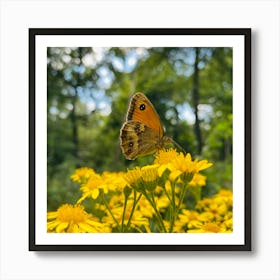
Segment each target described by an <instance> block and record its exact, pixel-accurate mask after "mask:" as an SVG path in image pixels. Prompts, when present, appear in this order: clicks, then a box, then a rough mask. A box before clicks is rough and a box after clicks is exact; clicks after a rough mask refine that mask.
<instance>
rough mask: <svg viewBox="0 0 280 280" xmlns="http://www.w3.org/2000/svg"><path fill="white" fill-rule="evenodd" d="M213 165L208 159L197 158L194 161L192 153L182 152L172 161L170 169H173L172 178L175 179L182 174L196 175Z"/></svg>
mask: <svg viewBox="0 0 280 280" xmlns="http://www.w3.org/2000/svg"><path fill="white" fill-rule="evenodd" d="M210 166H212V163H209V162H208V161H207V160H202V161H198V160H197V159H196V160H194V161H192V158H191V155H190V154H187V155H185V156H184V155H183V154H182V153H180V154H179V155H178V156H177V157H176V158H175V159H174V160H173V161H171V163H170V167H169V169H170V170H171V174H170V176H169V177H170V179H171V180H175V179H176V178H178V176H180V175H181V174H185V175H194V174H195V173H198V172H199V171H201V170H203V169H206V168H208V167H210ZM191 178H192V177H191Z"/></svg>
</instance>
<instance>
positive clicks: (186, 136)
mask: <svg viewBox="0 0 280 280" xmlns="http://www.w3.org/2000/svg"><path fill="white" fill-rule="evenodd" d="M196 53H198V57H197V59H198V69H197V71H198V72H197V73H196V74H197V75H198V93H199V100H198V105H197V108H195V107H194V103H193V94H194V72H195V67H194V63H195V58H196ZM47 70H48V71H47V75H48V83H47V93H48V100H47V106H48V107H47V110H48V127H47V129H48V144H47V145H48V207H49V209H54V208H56V206H57V205H59V204H61V203H62V202H63V201H72V200H75V195H74V194H75V190H74V189H73V188H74V187H73V186H72V185H69V179H68V178H69V176H70V174H71V173H73V170H74V169H75V168H77V167H81V166H88V167H92V168H94V169H95V170H96V171H97V172H102V171H125V170H126V168H127V167H133V166H136V165H140V166H141V165H146V164H149V163H150V162H151V159H152V156H145V157H140V158H138V159H136V160H135V161H128V160H126V159H125V158H124V156H123V155H122V153H121V150H120V147H119V131H120V128H121V126H122V124H123V122H124V120H125V114H126V110H127V107H128V102H129V98H130V96H131V95H132V94H133V93H135V92H138V91H140V92H143V93H145V94H146V95H147V96H148V98H149V99H150V100H151V102H152V103H153V104H154V106H155V108H156V110H157V112H158V114H159V116H160V118H161V121H162V123H163V125H164V127H165V128H166V134H167V135H169V136H171V137H172V138H173V139H174V140H175V141H176V142H178V143H179V144H180V145H181V146H182V147H183V148H184V149H185V150H186V151H187V152H191V153H192V154H195V153H196V150H197V144H198V139H197V135H196V133H195V130H194V125H195V124H194V111H195V109H197V110H198V116H199V130H200V133H201V137H202V145H203V146H202V152H201V154H197V157H205V158H207V159H208V160H209V161H212V162H214V163H215V165H214V166H215V168H212V169H211V170H209V174H208V175H207V176H208V185H207V187H205V188H203V193H202V196H208V195H211V194H213V193H214V192H215V191H217V188H218V186H224V187H228V188H230V187H231V184H232V117H233V116H232V49H231V48H199V49H195V48H148V49H147V48H48V64H47ZM65 196H67V197H69V198H71V199H70V200H69V199H66V197H65Z"/></svg>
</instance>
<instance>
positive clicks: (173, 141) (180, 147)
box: [170, 138, 186, 154]
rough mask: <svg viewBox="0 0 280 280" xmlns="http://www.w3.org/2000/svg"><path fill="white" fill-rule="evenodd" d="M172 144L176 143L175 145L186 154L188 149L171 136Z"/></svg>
mask: <svg viewBox="0 0 280 280" xmlns="http://www.w3.org/2000/svg"><path fill="white" fill-rule="evenodd" d="M170 140H171V142H172V144H174V146H176V147H177V148H179V149H180V150H181V151H182V152H183V153H184V154H186V151H185V150H184V148H183V147H182V146H181V145H179V144H178V143H177V142H176V141H175V140H173V139H172V138H170Z"/></svg>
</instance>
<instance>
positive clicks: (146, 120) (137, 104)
mask: <svg viewBox="0 0 280 280" xmlns="http://www.w3.org/2000/svg"><path fill="white" fill-rule="evenodd" d="M131 120H133V121H137V122H139V123H143V124H145V125H146V126H147V127H149V128H151V129H152V130H154V131H155V132H156V133H158V135H159V137H162V136H163V127H162V124H161V122H160V118H159V116H158V114H157V112H156V110H155V108H154V106H153V104H152V103H151V102H150V100H149V99H148V98H147V97H146V96H145V95H144V94H143V93H141V92H138V93H136V94H134V95H133V96H132V98H131V100H130V104H129V108H128V111H127V115H126V121H131Z"/></svg>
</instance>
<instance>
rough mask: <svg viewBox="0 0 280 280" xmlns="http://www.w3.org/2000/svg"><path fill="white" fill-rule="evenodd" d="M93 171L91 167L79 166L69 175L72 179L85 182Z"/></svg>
mask: <svg viewBox="0 0 280 280" xmlns="http://www.w3.org/2000/svg"><path fill="white" fill-rule="evenodd" d="M94 174H95V172H94V170H93V169H92V168H88V167H81V168H78V169H76V170H75V173H74V174H73V175H72V176H71V177H70V178H71V180H72V181H74V182H77V183H85V182H86V181H87V180H88V179H89V178H90V177H91V176H92V175H94Z"/></svg>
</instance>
